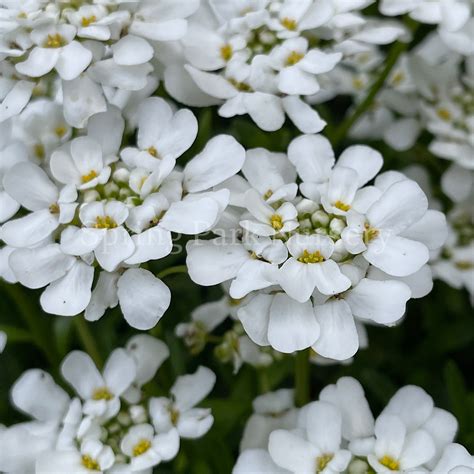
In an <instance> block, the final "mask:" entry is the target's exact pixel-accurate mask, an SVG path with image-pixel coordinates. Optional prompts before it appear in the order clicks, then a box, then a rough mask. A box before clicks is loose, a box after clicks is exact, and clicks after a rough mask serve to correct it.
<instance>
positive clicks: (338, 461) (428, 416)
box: [233, 377, 474, 474]
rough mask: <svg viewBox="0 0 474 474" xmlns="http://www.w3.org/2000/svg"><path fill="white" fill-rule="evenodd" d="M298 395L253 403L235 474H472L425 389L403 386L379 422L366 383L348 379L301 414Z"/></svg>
mask: <svg viewBox="0 0 474 474" xmlns="http://www.w3.org/2000/svg"><path fill="white" fill-rule="evenodd" d="M292 398H293V393H292V390H285V389H282V390H279V391H277V392H273V393H268V394H265V395H262V396H260V397H258V398H257V399H255V400H254V410H255V413H254V414H253V415H252V416H251V417H250V419H249V420H248V423H247V426H246V430H245V434H244V438H243V440H242V444H241V450H242V453H241V455H240V457H239V459H238V460H237V463H236V465H235V467H234V470H233V474H248V473H250V472H252V473H256V474H257V473H258V474H285V473H295V474H303V473H305V474H306V473H308V474H310V473H315V472H316V473H338V472H348V473H351V474H358V473H360V474H362V473H367V472H383V473H388V472H436V473H440V474H441V473H443V474H455V473H461V472H462V473H468V472H473V470H474V456H471V455H470V454H469V453H468V451H467V450H466V449H465V448H464V447H463V446H461V445H460V444H456V443H453V440H454V437H455V435H456V431H457V426H458V424H457V421H456V419H455V418H454V416H453V415H452V414H451V413H449V412H447V411H445V410H443V409H440V408H437V407H435V406H434V403H433V399H432V398H431V397H430V396H429V395H428V394H427V393H426V392H425V391H424V390H423V389H422V388H420V387H416V386H414V385H408V386H406V387H403V388H401V389H400V390H399V391H398V392H397V393H396V394H395V395H394V396H393V397H392V398H391V400H390V401H389V403H388V404H387V406H386V407H385V408H384V409H383V411H382V413H381V414H380V415H379V416H378V417H377V419H376V420H374V417H373V415H372V412H371V410H370V407H369V404H368V402H367V400H366V398H365V394H364V390H363V388H362V386H361V385H360V383H359V382H358V381H357V380H355V379H354V378H352V377H342V378H340V379H339V380H338V381H337V383H336V384H334V385H329V386H327V387H325V388H324V389H323V390H322V391H321V393H320V395H319V400H318V401H314V402H311V403H309V404H308V405H306V406H304V407H302V408H300V409H296V408H295V407H294V406H293V400H292Z"/></svg>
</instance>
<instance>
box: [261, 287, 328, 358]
mask: <svg viewBox="0 0 474 474" xmlns="http://www.w3.org/2000/svg"><path fill="white" fill-rule="evenodd" d="M319 332H320V329H319V324H318V322H317V321H316V317H315V315H314V312H313V305H312V303H311V301H307V302H306V303H298V302H297V301H295V300H293V299H291V298H289V297H288V296H286V295H284V294H282V293H279V294H277V295H275V297H274V298H273V302H272V305H271V308H270V321H269V324H268V341H269V342H270V344H271V345H272V347H273V348H275V349H276V350H278V351H280V352H284V353H291V352H294V351H297V350H302V349H306V348H307V347H310V346H311V345H312V344H314V342H315V341H316V339H317V338H318V336H319Z"/></svg>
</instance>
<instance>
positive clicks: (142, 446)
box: [132, 439, 151, 458]
mask: <svg viewBox="0 0 474 474" xmlns="http://www.w3.org/2000/svg"><path fill="white" fill-rule="evenodd" d="M150 448H151V442H150V441H149V440H147V439H142V440H140V441H139V442H138V443H137V444H136V445H135V446H134V447H133V451H132V453H133V457H135V458H136V457H137V456H141V455H142V454H145V453H146V452H147V451H148V450H149V449H150Z"/></svg>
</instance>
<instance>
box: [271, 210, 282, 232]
mask: <svg viewBox="0 0 474 474" xmlns="http://www.w3.org/2000/svg"><path fill="white" fill-rule="evenodd" d="M270 225H271V226H272V227H273V228H274V229H275V230H281V229H282V228H283V218H282V217H281V216H280V215H278V214H273V215H272V216H271V217H270Z"/></svg>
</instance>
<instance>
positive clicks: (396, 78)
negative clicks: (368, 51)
mask: <svg viewBox="0 0 474 474" xmlns="http://www.w3.org/2000/svg"><path fill="white" fill-rule="evenodd" d="M404 80H405V74H403V72H402V71H398V72H397V73H395V74H394V75H393V78H392V84H393V85H394V86H398V85H400V84H401V83H402V82H403V81H404Z"/></svg>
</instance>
